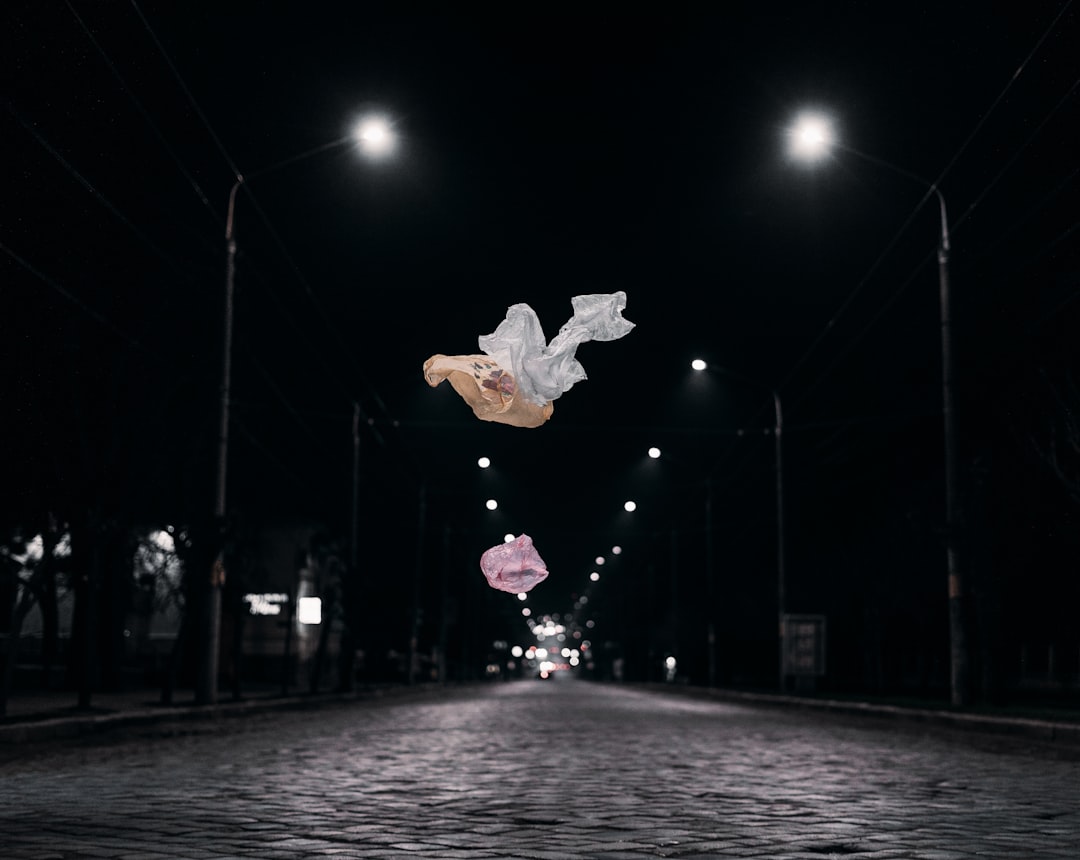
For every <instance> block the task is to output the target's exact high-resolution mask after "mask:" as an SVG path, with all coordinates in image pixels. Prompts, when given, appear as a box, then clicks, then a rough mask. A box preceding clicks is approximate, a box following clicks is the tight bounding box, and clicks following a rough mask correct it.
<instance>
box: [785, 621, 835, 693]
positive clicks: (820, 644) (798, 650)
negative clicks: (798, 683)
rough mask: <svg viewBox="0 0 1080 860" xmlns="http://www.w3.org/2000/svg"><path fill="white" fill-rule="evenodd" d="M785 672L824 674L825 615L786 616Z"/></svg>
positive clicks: (803, 675) (791, 673) (809, 675)
mask: <svg viewBox="0 0 1080 860" xmlns="http://www.w3.org/2000/svg"><path fill="white" fill-rule="evenodd" d="M782 634H783V637H784V674H785V675H794V676H796V677H799V676H802V677H818V678H819V677H821V676H822V675H824V674H825V616H824V615H785V616H784V617H783V630H782Z"/></svg>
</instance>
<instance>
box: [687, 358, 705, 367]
mask: <svg viewBox="0 0 1080 860" xmlns="http://www.w3.org/2000/svg"><path fill="white" fill-rule="evenodd" d="M690 366H691V367H692V368H694V370H704V369H705V368H706V367H708V366H709V365H708V363H707V362H706V361H705V359H703V358H695V359H694V360H693V361H691V362H690Z"/></svg>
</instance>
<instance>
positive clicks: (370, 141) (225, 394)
mask: <svg viewBox="0 0 1080 860" xmlns="http://www.w3.org/2000/svg"><path fill="white" fill-rule="evenodd" d="M394 142H395V136H394V135H393V133H392V129H391V127H390V125H389V123H387V122H386V120H385V119H380V118H376V117H372V118H369V119H367V120H363V121H361V123H360V124H359V125H358V127H357V129H356V132H355V134H354V135H349V136H347V137H343V138H340V139H338V140H332V141H330V142H329V143H324V144H322V145H320V146H316V147H314V148H313V149H309V150H306V151H305V152H301V153H299V154H297V155H294V156H292V157H290V158H286V159H284V160H283V161H279V162H277V163H276V164H272V165H270V166H269V167H265V168H263V169H261V170H258V171H256V172H255V173H249V174H248V175H247V177H246V178H245V177H244V175H243V174H239V173H238V174H237V176H236V181H235V182H234V183H233V185H232V188H231V189H230V190H229V202H228V211H227V213H226V216H225V250H226V257H225V307H224V315H223V321H222V322H223V325H222V348H221V388H220V391H219V395H220V397H219V410H218V446H217V447H218V450H217V476H216V482H215V483H216V494H215V500H214V518H215V520H216V522H217V523H218V524H219V526H220V525H222V524H223V523H224V521H225V513H226V510H227V507H226V488H227V483H228V480H227V478H228V466H229V415H230V408H231V388H232V340H233V297H234V295H235V292H236V289H235V279H236V250H237V248H236V234H235V226H236V195H237V192H238V191H239V190H240V186H241V185H245V184H246V183H250V182H251V180H252V179H255V178H256V177H259V176H264V175H266V174H268V173H274V172H276V171H278V170H280V169H282V168H283V167H287V166H289V165H292V164H295V163H296V162H298V161H304V160H306V159H308V158H311V157H312V156H315V155H319V154H321V153H323V152H328V151H330V150H333V149H338V148H340V147H342V146H346V145H348V144H352V143H358V144H359V146H360V149H361V150H362V151H363V152H364V153H365V154H367V155H369V156H371V157H379V156H383V155H387V154H389V153H391V152H392V151H393V148H394ZM224 582H225V566H224V561H223V557H222V555H221V553H220V552H219V554H218V556H217V558H216V559H215V560H214V564H213V567H212V569H211V573H210V578H209V582H208V587H209V596H208V601H207V611H208V631H207V632H208V637H207V641H206V643H205V647H206V653H205V655H204V658H203V660H202V661H201V663H200V666H199V677H198V679H197V681H196V690H195V699H196V701H197V702H198V703H199V704H210V705H212V704H215V703H216V702H217V675H218V650H219V648H220V640H221V589H222V586H223V585H224Z"/></svg>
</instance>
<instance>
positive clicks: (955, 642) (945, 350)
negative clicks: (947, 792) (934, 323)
mask: <svg viewBox="0 0 1080 860" xmlns="http://www.w3.org/2000/svg"><path fill="white" fill-rule="evenodd" d="M789 136H790V139H791V141H792V146H791V153H792V155H793V156H795V157H797V158H799V159H800V160H803V161H814V160H818V159H820V158H821V157H823V156H824V155H825V154H827V153H828V152H829V151H830V150H831V149H832V148H836V149H839V150H841V151H843V152H845V153H848V154H850V155H855V156H857V157H859V158H861V159H863V160H864V161H869V162H871V163H872V164H875V165H877V166H878V167H884V168H886V169H887V170H891V171H892V172H893V173H898V174H900V175H901V176H906V177H907V178H908V179H911V180H913V181H915V182H917V183H919V184H920V185H922V186H923V188H925V189H926V194H925V196H924V197H923V199H922V200H921V201H920V203H919V205H920V206H922V204H923V203H925V202H926V201H927V200H929V199H930V197H931V196H934V197H936V198H937V202H938V212H939V216H940V221H941V231H940V235H939V238H938V249H937V258H938V290H939V294H940V297H939V303H940V322H941V395H942V412H943V419H944V428H943V429H944V434H943V435H944V440H943V441H944V448H945V554H946V563H947V569H948V593H949V638H950V652H951V653H950V668H951V671H950V681H951V690H952V703H953V704H954V705H963V704H966V703H967V699H968V691H967V677H968V656H967V625H966V623H965V621H964V611H963V599H964V589H963V568H962V565H961V559H960V547H959V528H960V520H961V510H960V496H959V462H958V459H957V456H956V416H955V409H954V404H953V357H952V355H953V348H952V300H951V296H950V291H949V219H948V215H947V213H946V210H945V197H944V196H943V195H942V193H941V189H940V188H938V186H937V183H936V182H930V181H929V180H927V179H924V178H923V177H921V176H919V175H918V174H915V173H912V172H910V171H908V170H904V169H903V168H902V167H897V166H896V165H895V164H891V163H890V162H888V161H884V160H883V159H880V158H877V157H875V156H872V155H867V154H866V153H865V152H860V151H859V150H857V149H853V148H852V147H850V146H845V145H843V144H841V143H840V142H838V141H837V140H836V139H835V137H834V135H833V134H832V131H831V127H830V126H829V125H828V124H827V122H826V121H824V120H823V119H822V118H821V117H818V124H817V125H816V126H815V124H814V121H813V119H812V118H808V117H807V116H806V115H804V116H803V117H800V118H799V120H797V121H796V123H795V124H794V125H793V126H792V127H791V129H790V131H789Z"/></svg>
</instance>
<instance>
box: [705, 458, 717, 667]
mask: <svg viewBox="0 0 1080 860" xmlns="http://www.w3.org/2000/svg"><path fill="white" fill-rule="evenodd" d="M705 575H706V576H707V578H708V595H709V599H708V601H707V609H706V611H707V612H708V628H707V636H708V645H709V654H708V657H709V686H710V687H715V686H716V623H715V621H714V618H715V607H714V605H713V603H714V601H715V599H716V584H715V575H714V572H713V536H712V478H707V479H706V480H705Z"/></svg>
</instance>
